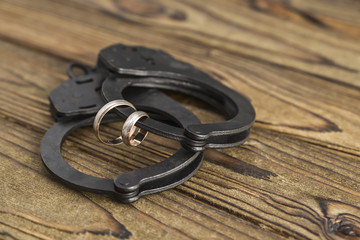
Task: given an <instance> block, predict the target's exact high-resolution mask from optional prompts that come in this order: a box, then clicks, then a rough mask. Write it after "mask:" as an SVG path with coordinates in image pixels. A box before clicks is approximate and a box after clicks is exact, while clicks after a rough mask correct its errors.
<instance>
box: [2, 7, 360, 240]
mask: <svg viewBox="0 0 360 240" xmlns="http://www.w3.org/2000/svg"><path fill="white" fill-rule="evenodd" d="M118 42H120V43H124V44H130V45H145V46H147V47H151V48H161V49H163V50H165V51H168V52H169V53H171V54H172V55H174V56H175V57H176V58H179V59H182V60H184V61H187V62H190V63H192V64H194V65H195V66H197V67H199V68H201V69H203V70H204V71H206V72H207V73H209V74H210V75H212V76H213V77H214V78H216V79H217V80H219V81H221V82H222V83H223V84H225V85H227V86H228V87H230V88H233V89H235V90H237V91H239V92H241V93H243V94H245V95H246V96H248V97H249V98H250V99H251V101H252V103H253V105H254V107H255V109H256V112H257V120H256V123H255V125H254V128H253V130H252V132H251V136H250V139H249V140H248V141H247V142H246V143H245V144H244V145H242V146H240V147H234V148H228V149H219V150H209V151H207V152H206V157H205V161H204V164H203V166H202V167H201V169H200V171H199V172H198V173H197V174H196V175H195V176H194V177H192V178H191V179H190V180H189V181H187V182H186V183H185V184H183V185H181V186H179V187H177V188H175V189H173V190H169V191H165V192H162V193H160V194H155V195H150V196H147V197H144V198H142V199H140V200H139V201H137V202H135V203H133V204H127V205H125V204H120V203H118V202H116V201H115V200H113V199H111V198H110V197H106V196H102V195H97V194H92V193H86V192H78V191H75V190H72V189H70V188H68V187H66V186H64V185H62V184H61V183H59V182H58V181H56V180H55V179H54V177H53V176H52V175H51V174H49V173H48V171H47V170H46V169H45V167H44V166H43V164H42V162H41V160H40V157H39V146H40V141H41V138H42V136H43V135H44V133H45V132H46V130H47V129H48V128H49V127H50V126H51V125H52V124H53V123H54V120H53V119H52V118H51V116H50V113H49V111H48V109H49V101H48V99H47V96H48V93H49V92H50V91H51V90H52V89H54V88H55V87H57V86H58V85H59V84H60V83H62V82H63V81H65V80H67V78H68V77H67V76H66V73H65V69H66V66H67V64H68V63H69V62H70V61H79V62H81V63H84V64H87V65H89V66H93V65H94V64H95V61H96V57H97V53H98V51H99V50H100V49H101V48H103V47H105V46H108V45H110V44H113V43H118ZM0 56H1V57H0V61H1V63H0V83H1V85H0V89H1V94H0V98H1V105H0V109H1V110H0V131H1V135H0V150H1V151H0V159H1V161H0V171H1V176H0V186H1V188H0V189H1V197H0V239H119V238H120V239H121V238H130V239H342V238H345V239H360V187H359V186H360V2H359V1H357V0H318V1H311V0H293V1H282V0H256V1H255V0H254V1H252V0H248V1H245V0H227V1H220V0H208V1H200V0H195V1H190V0H184V1H161V0H152V1H147V0H135V1H134V0H123V1H121V0H117V1H112V0H106V1H95V0H88V1H80V0H79V1H77V0H71V1H60V0H57V1H53V0H38V1H26V0H8V1H1V2H0ZM170 95H171V96H173V97H174V98H175V99H177V100H179V101H180V102H182V103H183V104H184V105H185V106H186V107H188V108H189V109H191V110H192V111H194V112H195V114H197V116H199V118H200V119H201V120H202V121H203V122H214V121H222V120H223V119H222V117H221V116H220V115H219V114H218V113H216V111H214V110H213V109H211V108H210V107H208V106H207V105H206V104H204V103H200V102H198V101H196V100H193V99H190V98H187V97H184V96H182V95H177V94H170ZM109 128H114V127H113V126H110V127H109ZM176 146H177V143H175V142H172V141H168V140H166V139H163V138H160V137H158V136H154V135H151V136H150V137H149V139H147V141H145V142H144V144H143V145H141V146H140V147H138V148H135V149H129V148H127V147H119V148H111V147H104V145H101V144H100V143H98V141H97V140H96V139H95V137H94V135H93V133H92V130H91V129H81V130H79V131H77V132H76V133H74V134H73V135H72V136H71V137H70V138H69V140H67V141H66V142H65V143H64V147H63V154H64V156H65V158H66V160H67V161H68V162H69V163H70V164H71V165H72V166H74V167H75V168H77V169H80V170H81V171H83V172H85V173H88V174H92V175H94V176H100V177H114V176H116V175H117V174H118V173H121V172H126V171H130V170H132V169H136V168H140V167H144V166H148V165H151V164H153V163H155V162H159V161H161V160H163V159H164V158H166V157H168V156H169V155H171V154H172V153H173V152H174V151H175V149H176Z"/></svg>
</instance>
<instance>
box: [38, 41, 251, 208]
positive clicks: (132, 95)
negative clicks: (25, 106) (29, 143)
mask: <svg viewBox="0 0 360 240" xmlns="http://www.w3.org/2000/svg"><path fill="white" fill-rule="evenodd" d="M74 67H77V68H80V69H82V70H83V72H84V73H83V74H82V75H79V76H75V75H74V74H73V71H72V69H73V68H74ZM68 75H69V77H70V80H68V81H66V82H64V83H63V84H61V85H60V86H59V87H58V88H56V89H54V90H53V91H52V92H51V93H50V94H49V99H50V103H51V104H50V111H51V113H52V116H53V117H54V118H55V120H57V121H58V122H57V123H55V124H54V125H53V126H52V127H51V128H50V129H49V131H48V132H47V133H46V134H45V136H44V138H43V141H42V144H41V158H42V160H43V162H44V164H45V166H46V167H47V168H48V170H49V171H50V172H52V173H53V174H54V175H55V176H57V177H58V178H60V179H61V180H63V181H64V182H65V183H67V184H70V185H71V186H73V187H75V188H77V189H80V190H87V191H93V192H100V193H106V194H110V195H113V196H114V197H115V198H116V199H118V200H119V201H120V202H124V203H128V202H133V201H135V200H137V199H138V198H139V197H141V196H143V195H146V194H150V193H155V192H159V191H163V190H166V189H169V188H172V187H175V186H177V185H179V184H181V183H183V182H184V181H186V180H187V179H189V178H190V177H191V176H193V175H194V174H195V173H196V172H197V170H198V169H199V168H200V166H201V163H202V159H203V150H205V149H206V148H224V147H233V146H237V145H240V144H242V143H243V142H244V141H245V140H246V139H247V138H248V136H249V132H250V127H251V126H252V124H253V122H254V120H255V111H254V109H253V107H252V105H251V103H250V102H249V100H248V99H247V98H246V97H244V96H242V95H241V94H239V93H237V92H236V91H233V90H231V89H229V88H227V87H226V86H224V85H222V84H221V83H220V82H218V81H216V80H214V79H213V78H212V77H210V76H209V75H207V74H206V73H204V72H202V71H200V70H198V69H197V68H195V67H194V66H192V65H190V64H188V63H185V62H182V61H179V60H176V59H174V58H173V57H172V56H170V55H169V54H167V53H165V52H163V51H161V50H154V49H149V48H145V47H134V46H126V45H122V44H116V45H113V46H110V47H107V48H105V49H103V50H101V51H100V53H99V57H98V62H97V65H96V67H95V68H88V67H86V66H84V65H82V64H80V63H72V64H69V67H68ZM157 89H167V90H172V91H176V92H181V93H185V94H187V95H190V96H193V97H195V98H198V99H200V100H202V101H205V102H207V103H209V104H210V105H212V106H214V107H215V108H216V109H218V110H219V111H220V112H222V113H223V114H224V116H225V117H226V118H227V121H225V122H221V123H211V124H201V123H200V121H199V120H198V119H197V117H196V116H195V115H194V114H193V113H192V112H190V111H189V110H187V109H186V108H184V107H183V106H182V105H181V104H179V103H177V102H176V101H174V100H172V99H171V98H170V97H168V96H167V95H165V94H163V93H162V92H161V91H159V90H157ZM115 99H126V100H128V101H129V102H131V103H132V104H134V105H135V106H136V108H137V109H140V110H143V111H146V112H147V113H149V114H150V118H147V119H145V120H143V121H138V122H137V123H136V126H137V127H140V128H142V129H145V130H147V131H149V132H152V133H154V134H157V135H160V136H163V137H166V138H169V139H173V140H177V141H179V142H180V143H181V145H182V147H181V148H180V149H179V150H178V151H177V152H176V153H175V154H174V155H172V156H171V157H170V158H168V159H166V160H164V161H162V162H160V163H157V164H155V165H152V166H149V167H146V168H142V169H137V170H134V171H132V172H128V173H124V174H121V175H119V176H117V177H116V178H115V179H102V178H97V177H93V176H89V175H86V174H84V173H81V172H79V171H77V170H75V169H74V168H72V167H71V166H70V165H69V164H68V163H66V161H65V160H64V159H63V157H62V155H61V145H62V142H63V141H64V140H65V138H66V136H68V134H70V133H71V132H72V131H73V130H75V129H77V128H79V127H83V126H88V125H91V124H92V121H93V118H94V115H95V114H96V113H97V111H99V109H100V108H101V107H102V106H103V105H104V104H105V103H106V102H109V101H112V100H115ZM133 112H134V110H132V109H130V108H128V109H126V110H117V111H116V115H117V116H115V115H112V116H110V117H108V118H107V119H106V121H119V117H120V118H121V119H126V118H127V117H128V116H129V115H130V114H131V113H133ZM169 122H171V124H169Z"/></svg>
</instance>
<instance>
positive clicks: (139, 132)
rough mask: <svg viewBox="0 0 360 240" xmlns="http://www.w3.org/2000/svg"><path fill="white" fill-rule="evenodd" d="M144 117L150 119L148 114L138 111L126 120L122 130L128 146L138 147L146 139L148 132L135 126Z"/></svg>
mask: <svg viewBox="0 0 360 240" xmlns="http://www.w3.org/2000/svg"><path fill="white" fill-rule="evenodd" d="M144 117H146V118H148V117H149V115H148V114H147V113H146V112H142V111H136V112H133V113H132V114H131V115H130V116H129V117H128V118H127V119H126V121H125V123H124V126H123V129H122V138H123V141H124V143H125V144H126V145H128V146H132V147H135V146H138V145H139V144H140V143H141V142H142V141H143V140H144V139H145V138H146V135H147V134H148V132H147V131H146V130H144V129H141V128H138V127H136V126H135V124H136V122H137V121H139V120H140V119H141V118H144Z"/></svg>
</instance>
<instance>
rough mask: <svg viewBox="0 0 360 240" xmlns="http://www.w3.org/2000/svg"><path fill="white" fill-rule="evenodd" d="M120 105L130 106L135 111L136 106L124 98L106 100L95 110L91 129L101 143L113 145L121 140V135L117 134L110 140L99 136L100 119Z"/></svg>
mask: <svg viewBox="0 0 360 240" xmlns="http://www.w3.org/2000/svg"><path fill="white" fill-rule="evenodd" d="M120 106H128V107H131V108H132V109H134V110H135V111H136V108H135V107H134V105H132V104H131V103H129V102H128V101H126V100H114V101H111V102H108V103H107V104H105V105H104V106H103V107H102V108H100V110H99V111H98V112H97V114H96V116H95V119H94V123H93V129H94V131H95V135H96V137H97V138H98V139H99V141H100V142H102V143H104V144H106V145H110V146H114V145H119V144H121V143H122V142H123V140H122V136H119V137H117V138H114V139H112V140H103V139H102V138H101V136H100V124H101V121H102V119H103V118H104V117H105V115H106V114H107V113H108V112H109V111H111V110H112V109H113V108H116V107H120Z"/></svg>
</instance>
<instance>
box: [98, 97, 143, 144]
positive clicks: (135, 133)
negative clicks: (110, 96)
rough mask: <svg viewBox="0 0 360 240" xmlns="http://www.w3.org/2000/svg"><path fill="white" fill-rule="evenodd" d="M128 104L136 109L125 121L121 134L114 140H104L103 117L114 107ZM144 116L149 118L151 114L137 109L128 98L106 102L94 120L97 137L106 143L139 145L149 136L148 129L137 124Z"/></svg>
mask: <svg viewBox="0 0 360 240" xmlns="http://www.w3.org/2000/svg"><path fill="white" fill-rule="evenodd" d="M121 106H127V107H131V108H132V109H134V110H135V112H133V113H132V114H131V115H130V116H129V117H128V118H127V119H126V120H125V122H124V125H123V128H122V131H121V136H119V137H116V138H114V139H112V140H104V139H103V138H102V137H101V134H100V125H101V121H102V119H103V118H104V117H105V115H106V114H107V113H108V112H109V111H111V110H112V109H113V108H116V107H121ZM142 118H149V115H148V114H147V113H146V112H143V111H137V110H136V108H135V107H134V105H132V104H131V103H130V102H128V101H126V100H114V101H111V102H108V103H107V104H105V105H104V106H103V107H102V108H101V109H100V110H99V111H98V112H97V114H96V116H95V119H94V122H93V129H94V131H95V135H96V137H97V138H98V139H99V141H100V142H102V143H104V144H106V145H111V146H114V145H119V144H122V143H125V144H126V145H127V146H132V147H135V146H138V145H139V144H140V143H141V142H142V141H143V140H144V139H145V138H146V136H147V134H148V131H146V130H144V129H141V128H138V127H136V126H135V124H136V122H137V121H139V120H140V119H142Z"/></svg>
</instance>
